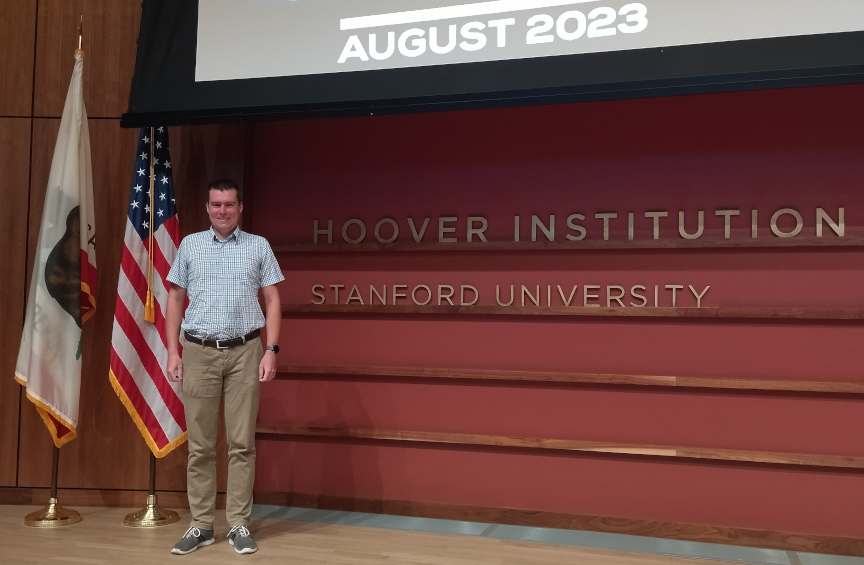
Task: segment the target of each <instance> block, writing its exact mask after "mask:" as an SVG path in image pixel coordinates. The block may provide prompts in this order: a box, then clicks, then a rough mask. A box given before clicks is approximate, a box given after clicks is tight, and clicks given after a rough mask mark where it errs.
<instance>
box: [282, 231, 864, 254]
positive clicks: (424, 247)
mask: <svg viewBox="0 0 864 565" xmlns="http://www.w3.org/2000/svg"><path fill="white" fill-rule="evenodd" d="M370 239H371V238H370ZM862 246H864V236H860V235H847V236H844V237H836V236H834V235H833V234H832V236H831V237H815V236H799V237H789V238H779V237H774V236H768V235H764V236H762V237H759V238H757V239H751V238H741V237H739V238H735V239H732V238H730V239H707V238H706V239H681V238H675V239H671V238H670V239H636V240H633V241H630V240H609V241H605V240H602V239H601V240H596V239H595V240H583V241H578V242H569V241H568V242H563V241H562V242H554V241H488V242H485V243H484V242H472V243H468V242H467V241H459V242H456V243H440V242H437V241H431V242H426V243H415V242H413V241H408V242H394V243H378V242H377V241H373V242H363V243H357V244H349V243H333V244H325V243H320V244H317V245H315V244H309V243H293V244H292V243H289V244H283V245H274V246H273V252H274V253H280V254H287V253H369V252H373V253H374V252H379V253H380V252H386V253H399V252H403V253H404V252H409V253H429V252H432V253H453V252H460V251H473V252H475V253H476V252H484V251H491V252H519V251H527V252H538V251H570V252H573V251H577V252H578V251H590V250H610V251H611V250H639V249H742V248H757V249H758V248H764V249H778V248H781V249H783V248H786V249H788V248H806V247H818V248H855V247H862Z"/></svg>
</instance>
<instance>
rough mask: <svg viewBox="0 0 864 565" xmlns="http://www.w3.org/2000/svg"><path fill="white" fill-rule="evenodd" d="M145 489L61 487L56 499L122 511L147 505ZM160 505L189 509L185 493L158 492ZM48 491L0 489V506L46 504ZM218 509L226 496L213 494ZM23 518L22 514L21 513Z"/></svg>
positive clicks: (223, 505)
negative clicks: (115, 508) (117, 508)
mask: <svg viewBox="0 0 864 565" xmlns="http://www.w3.org/2000/svg"><path fill="white" fill-rule="evenodd" d="M148 494H149V493H148V491H146V490H115V489H78V488H61V489H59V490H58V491H57V500H58V501H60V504H61V505H63V506H67V507H74V506H108V507H121V508H124V507H125V508H142V507H143V506H144V505H145V504H146V503H147V495H148ZM156 496H157V498H158V501H159V504H160V505H161V506H163V507H165V508H189V499H188V497H187V496H186V491H185V490H184V491H163V490H157V491H156ZM49 498H51V489H47V488H33V487H5V488H4V487H0V504H25V505H43V504H48V499H49ZM216 506H217V508H225V493H224V492H220V493H217V494H216ZM22 518H23V514H22Z"/></svg>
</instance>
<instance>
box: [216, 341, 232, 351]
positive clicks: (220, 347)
mask: <svg viewBox="0 0 864 565" xmlns="http://www.w3.org/2000/svg"><path fill="white" fill-rule="evenodd" d="M215 341H216V349H228V346H227V345H225V346H222V345H219V342H220V341H230V340H227V339H217V340H215Z"/></svg>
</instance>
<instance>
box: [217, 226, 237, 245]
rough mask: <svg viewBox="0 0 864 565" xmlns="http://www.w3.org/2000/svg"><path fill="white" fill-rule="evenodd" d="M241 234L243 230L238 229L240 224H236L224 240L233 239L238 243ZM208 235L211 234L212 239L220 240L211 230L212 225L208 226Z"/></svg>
mask: <svg viewBox="0 0 864 565" xmlns="http://www.w3.org/2000/svg"><path fill="white" fill-rule="evenodd" d="M242 234H243V232H242V231H240V226H237V227H236V228H234V231H233V232H231V235H229V236H228V237H227V238H225V241H226V242H227V241H231V240H232V239H233V240H234V242H235V243H240V239H241V237H242ZM210 235H212V236H213V239H214V241H217V242H220V240H219V238H218V237H217V236H216V232H215V231H213V226H210Z"/></svg>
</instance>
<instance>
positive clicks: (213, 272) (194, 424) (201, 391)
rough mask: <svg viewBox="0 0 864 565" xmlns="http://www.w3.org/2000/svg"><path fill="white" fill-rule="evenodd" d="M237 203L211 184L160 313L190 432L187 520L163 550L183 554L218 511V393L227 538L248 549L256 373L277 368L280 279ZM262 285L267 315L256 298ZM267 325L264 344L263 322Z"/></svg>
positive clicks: (262, 378) (231, 189)
mask: <svg viewBox="0 0 864 565" xmlns="http://www.w3.org/2000/svg"><path fill="white" fill-rule="evenodd" d="M242 211H243V203H242V198H241V195H240V190H239V189H238V187H237V185H236V184H235V183H234V182H233V181H231V180H227V179H225V180H218V181H215V182H214V183H212V184H211V185H210V188H209V196H208V201H207V214H208V215H209V216H210V223H211V226H212V227H211V228H210V229H209V230H207V231H204V232H200V233H196V234H192V235H190V236H187V237H185V238H183V241H182V242H181V243H180V249H179V250H178V251H177V258H176V259H175V260H174V264H173V265H172V266H171V271H170V272H169V274H168V281H169V282H170V283H171V289H170V290H169V292H168V308H167V312H166V315H165V328H166V330H165V331H166V333H167V335H166V338H167V341H168V366H167V367H166V373H167V376H168V379H169V380H171V381H173V382H181V381H182V382H183V404H184V407H185V410H186V429H187V431H188V432H189V463H188V467H187V483H188V484H187V491H188V495H189V507H190V509H191V511H192V523H191V524H190V527H189V530H187V531H186V533H185V534H184V535H183V538H182V539H181V540H180V541H179V542H177V544H176V545H175V546H174V548H173V549H172V550H171V553H174V554H178V555H185V554H187V553H192V552H193V551H195V550H196V549H198V547H200V546H205V545H210V544H211V543H213V518H214V515H215V513H216V449H215V446H216V431H217V427H218V423H219V403H220V401H222V400H223V399H224V405H225V431H226V435H227V438H228V495H227V504H226V509H225V513H226V515H227V518H228V524H229V526H230V528H231V530H230V532H229V533H228V541H229V543H230V544H231V545H233V546H234V550H235V551H236V552H237V553H255V552H256V551H257V550H258V546H257V545H256V544H255V542H254V541H253V540H252V536H251V535H250V533H249V529H248V527H249V516H250V514H251V511H252V484H253V481H254V480H255V420H256V418H257V416H258V400H259V395H260V386H261V383H264V382H267V381H270V380H272V379H273V377H274V375H275V374H276V353H278V352H279V347H278V346H277V345H276V344H277V342H278V341H279V326H280V324H281V321H282V313H281V307H280V303H279V293H278V291H277V290H276V287H275V286H274V285H275V284H276V283H278V282H280V281H283V280H285V277H283V276H282V271H281V270H280V269H279V264H278V263H277V262H276V257H274V255H273V251H272V250H271V249H270V245H269V244H268V243H267V240H266V239H264V238H263V237H258V236H255V235H252V234H250V233H246V232H243V231H241V230H240V229H239V228H238V227H237V226H238V224H239V223H240V213H241V212H242ZM259 289H261V291H262V294H263V295H264V305H265V311H266V316H265V314H264V313H262V312H261V307H260V305H259V303H258V290H259ZM187 296H188V297H189V307H188V309H187V310H186V319H185V320H184V321H183V332H184V336H185V338H186V343H185V345H184V347H183V358H182V360H181V358H180V353H179V351H178V347H177V343H178V339H179V336H180V320H181V317H182V312H183V303H184V301H185V299H186V297H187ZM263 326H266V329H267V347H266V348H265V350H264V351H263V352H262V347H261V338H260V337H259V334H260V330H261V327H263Z"/></svg>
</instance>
